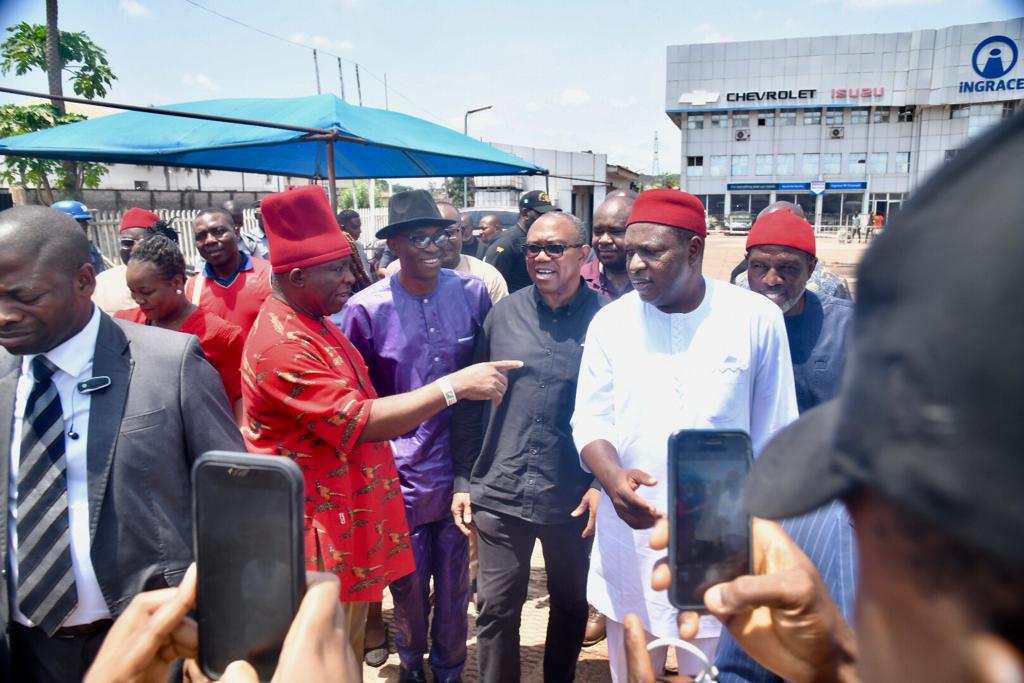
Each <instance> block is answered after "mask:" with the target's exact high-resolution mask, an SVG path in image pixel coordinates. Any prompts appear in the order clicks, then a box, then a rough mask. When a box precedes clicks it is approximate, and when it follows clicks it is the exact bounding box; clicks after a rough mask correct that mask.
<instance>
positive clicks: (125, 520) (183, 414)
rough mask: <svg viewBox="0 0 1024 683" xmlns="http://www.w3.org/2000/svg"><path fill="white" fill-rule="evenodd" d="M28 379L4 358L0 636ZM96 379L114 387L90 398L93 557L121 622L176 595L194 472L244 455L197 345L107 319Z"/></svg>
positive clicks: (0, 380) (184, 561) (186, 559)
mask: <svg viewBox="0 0 1024 683" xmlns="http://www.w3.org/2000/svg"><path fill="white" fill-rule="evenodd" d="M20 369H21V357H20V356H15V355H12V354H10V353H8V352H7V351H3V350H0V452H2V453H3V457H0V501H2V504H0V515H2V518H3V521H2V523H0V553H2V556H3V563H2V568H0V571H2V574H3V576H4V578H5V581H4V583H5V584H7V588H8V590H0V626H2V627H3V628H2V629H0V633H6V630H7V628H6V627H7V624H8V622H9V619H10V612H11V610H10V592H9V591H10V589H11V586H10V585H9V584H10V582H9V581H7V580H6V578H7V576H8V567H9V566H10V565H9V562H10V561H11V558H10V557H9V555H10V552H9V548H8V545H9V541H8V533H7V532H8V524H9V521H10V519H9V514H8V502H9V495H8V494H9V491H8V481H9V479H8V478H9V469H10V448H9V446H10V441H11V429H12V427H13V422H14V394H15V387H16V385H17V382H18V375H19V372H20ZM92 373H93V376H94V377H98V376H102V375H106V376H108V377H110V379H111V385H110V387H109V388H107V389H104V390H102V391H98V392H96V393H94V394H92V402H91V404H90V409H89V433H88V439H89V441H88V444H87V448H86V463H87V465H86V466H87V472H88V488H89V533H90V535H91V538H92V547H91V550H90V556H91V558H92V564H93V568H94V569H95V571H96V578H97V579H98V581H99V585H100V589H101V591H102V593H103V597H104V599H105V600H106V603H107V607H108V608H109V609H110V613H111V614H112V615H114V616H115V617H116V616H117V615H118V614H120V613H121V612H122V611H123V610H124V608H125V607H127V605H128V602H129V601H131V599H132V598H133V597H134V596H135V595H137V594H138V593H140V592H142V591H145V590H152V589H155V588H165V587H167V586H173V585H177V584H178V583H179V582H180V581H181V579H182V576H183V574H184V573H185V570H186V569H187V568H188V565H189V563H190V562H191V561H192V510H191V484H190V481H191V480H190V471H191V467H192V463H193V462H194V461H195V459H196V458H198V457H199V456H200V455H201V454H202V453H204V452H205V451H208V450H218V449H219V450H231V451H244V450H245V445H244V442H243V441H242V436H241V434H240V433H239V431H238V427H237V426H236V424H235V421H234V418H233V417H232V414H231V410H230V409H229V407H228V402H227V397H226V396H225V394H224V385H223V383H222V382H221V379H220V376H219V375H218V374H217V372H216V371H215V370H214V369H213V367H212V366H211V365H210V364H209V363H208V362H207V361H206V357H205V356H204V355H203V352H202V350H201V349H200V347H199V341H198V339H196V337H194V336H191V335H185V334H179V333H177V332H170V331H168V330H163V329H160V328H155V327H148V326H145V325H136V324H134V323H128V322H124V321H120V320H118V321H114V320H113V319H112V318H110V317H109V316H107V315H106V314H105V313H101V314H100V329H99V334H98V336H97V339H96V351H95V356H94V358H93V370H92ZM2 673H3V670H2V669H0V674H2ZM3 677H4V676H2V675H0V678H3Z"/></svg>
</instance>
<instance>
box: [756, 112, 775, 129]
mask: <svg viewBox="0 0 1024 683" xmlns="http://www.w3.org/2000/svg"><path fill="white" fill-rule="evenodd" d="M757 125H758V126H761V127H762V128H770V127H771V126H774V125H775V112H773V111H759V112H757Z"/></svg>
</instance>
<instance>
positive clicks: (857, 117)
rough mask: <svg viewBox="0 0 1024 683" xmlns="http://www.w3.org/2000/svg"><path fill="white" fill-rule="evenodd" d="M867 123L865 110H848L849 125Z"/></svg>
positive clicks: (866, 111)
mask: <svg viewBox="0 0 1024 683" xmlns="http://www.w3.org/2000/svg"><path fill="white" fill-rule="evenodd" d="M867 122H868V110H867V109H851V110H850V125H857V124H862V123H867Z"/></svg>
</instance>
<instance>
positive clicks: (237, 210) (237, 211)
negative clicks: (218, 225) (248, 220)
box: [220, 199, 244, 229]
mask: <svg viewBox="0 0 1024 683" xmlns="http://www.w3.org/2000/svg"><path fill="white" fill-rule="evenodd" d="M220 208H222V209H224V210H225V211H227V212H228V215H230V216H231V220H232V222H233V223H234V224H235V227H236V228H239V229H241V228H242V225H243V224H244V217H243V216H242V205H241V204H239V203H238V202H236V201H235V200H234V199H229V200H227V201H226V202H224V203H223V204H221V205H220Z"/></svg>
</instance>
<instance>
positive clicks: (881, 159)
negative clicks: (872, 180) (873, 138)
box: [870, 152, 889, 175]
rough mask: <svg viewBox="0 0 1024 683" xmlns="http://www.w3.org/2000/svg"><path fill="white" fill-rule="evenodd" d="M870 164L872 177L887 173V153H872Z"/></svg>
mask: <svg viewBox="0 0 1024 683" xmlns="http://www.w3.org/2000/svg"><path fill="white" fill-rule="evenodd" d="M870 162H871V173H872V175H874V174H876V173H888V172H889V154H888V153H887V152H872V153H871V159H870Z"/></svg>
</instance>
